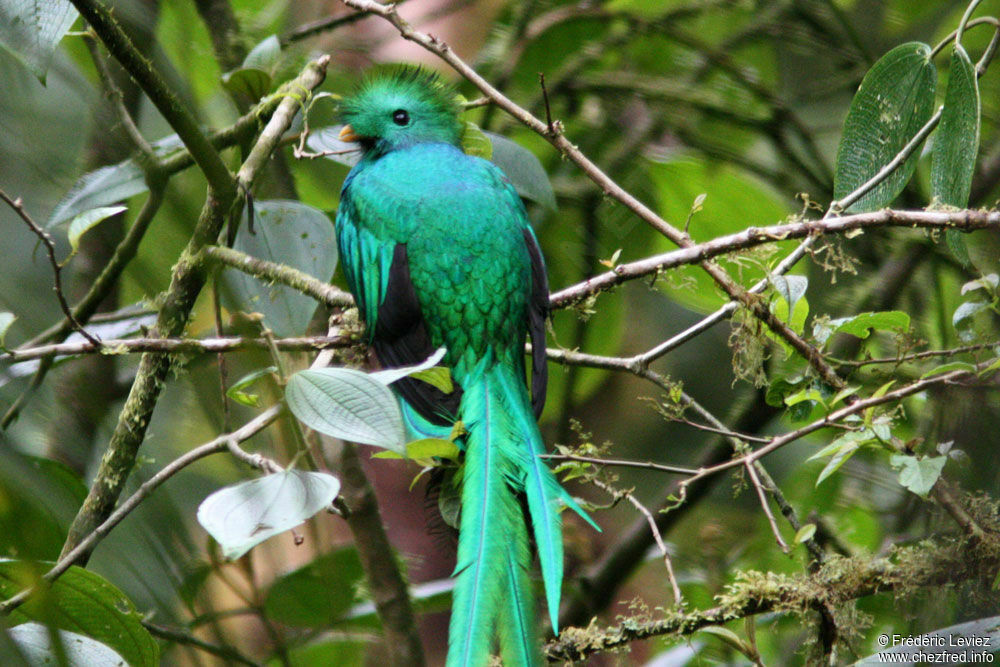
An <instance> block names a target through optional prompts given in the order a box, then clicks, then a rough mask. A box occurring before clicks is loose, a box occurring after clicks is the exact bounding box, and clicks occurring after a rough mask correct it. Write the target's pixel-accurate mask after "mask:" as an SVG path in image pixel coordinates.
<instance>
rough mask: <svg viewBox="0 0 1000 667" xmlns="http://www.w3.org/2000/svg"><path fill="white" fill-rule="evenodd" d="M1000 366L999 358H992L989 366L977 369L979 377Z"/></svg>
mask: <svg viewBox="0 0 1000 667" xmlns="http://www.w3.org/2000/svg"><path fill="white" fill-rule="evenodd" d="M998 368H1000V358H997V359H994V360H993V361H992V362H991V363H990V365H989V366H987V367H986V368H984V369H983V370H981V371H979V377H983V376H985V375H988V374H990V373H992V372H993V371H995V370H996V369H998Z"/></svg>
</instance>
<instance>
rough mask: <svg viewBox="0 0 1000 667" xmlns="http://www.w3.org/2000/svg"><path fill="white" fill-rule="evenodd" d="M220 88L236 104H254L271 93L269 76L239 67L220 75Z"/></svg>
mask: <svg viewBox="0 0 1000 667" xmlns="http://www.w3.org/2000/svg"><path fill="white" fill-rule="evenodd" d="M222 87H223V88H225V89H226V92H228V93H229V94H230V95H232V97H233V99H234V100H236V101H237V102H256V101H257V100H259V99H260V98H262V97H264V96H265V95H267V94H268V93H269V92H271V75H270V74H268V73H267V72H265V71H264V70H262V69H257V68H255V67H240V68H239V69H234V70H233V71H232V72H226V73H225V74H223V75H222Z"/></svg>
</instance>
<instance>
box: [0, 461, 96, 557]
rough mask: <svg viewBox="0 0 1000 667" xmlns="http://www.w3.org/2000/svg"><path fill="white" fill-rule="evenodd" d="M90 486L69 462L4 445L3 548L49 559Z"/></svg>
mask: <svg viewBox="0 0 1000 667" xmlns="http://www.w3.org/2000/svg"><path fill="white" fill-rule="evenodd" d="M86 495H87V487H86V486H85V485H84V483H83V481H82V480H81V479H80V476H79V475H78V474H76V473H75V472H73V471H72V470H71V469H70V468H69V467H68V466H66V465H65V464H62V463H59V462H58V461H53V460H51V459H47V458H44V457H40V456H37V457H36V456H28V455H25V454H21V453H20V452H17V451H16V450H12V449H11V448H9V447H8V448H4V450H3V451H0V554H17V555H18V557H20V558H25V559H33V560H49V559H55V558H58V557H59V552H60V551H61V550H62V544H63V542H65V540H66V533H67V531H68V529H69V526H70V524H71V523H72V521H73V517H74V516H75V515H76V514H77V512H78V511H79V509H80V505H81V504H82V503H83V499H84V497H86Z"/></svg>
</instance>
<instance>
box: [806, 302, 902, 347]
mask: <svg viewBox="0 0 1000 667" xmlns="http://www.w3.org/2000/svg"><path fill="white" fill-rule="evenodd" d="M909 328H910V316H909V315H908V314H907V313H905V312H903V311H901V310H884V311H879V312H874V313H872V312H868V313H859V314H857V315H854V316H853V317H842V318H839V319H836V320H830V321H828V322H825V323H817V324H816V326H814V327H813V337H814V338H815V339H816V341H817V342H819V343H820V344H824V343H826V342H827V340H829V339H830V336H832V335H833V334H835V333H846V334H851V335H852V336H856V337H858V338H868V336H870V335H871V332H872V330H875V331H890V330H900V331H907V330H908V329H909Z"/></svg>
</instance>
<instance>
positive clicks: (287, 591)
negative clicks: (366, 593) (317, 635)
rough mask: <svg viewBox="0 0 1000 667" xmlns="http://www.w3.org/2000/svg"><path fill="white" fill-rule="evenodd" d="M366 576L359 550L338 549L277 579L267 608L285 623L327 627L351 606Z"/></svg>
mask: <svg viewBox="0 0 1000 667" xmlns="http://www.w3.org/2000/svg"><path fill="white" fill-rule="evenodd" d="M363 577H364V570H363V569H362V568H361V559H360V557H359V556H358V550H357V549H355V548H354V547H345V548H343V549H337V550H336V551H331V552H330V553H326V554H322V555H321V556H319V557H318V558H316V559H315V560H313V561H312V562H311V563H308V564H306V565H303V566H302V567H300V568H298V569H297V570H294V571H292V572H289V573H288V574H285V575H282V576H281V577H279V578H277V579H276V580H275V581H274V583H273V584H271V588H270V589H269V590H268V592H267V598H266V599H265V601H264V610H265V611H266V612H267V615H268V618H270V619H272V620H275V621H280V622H281V623H285V624H286V625H296V626H299V627H307V628H311V627H316V628H320V627H328V626H329V625H331V624H332V623H334V622H336V621H337V620H339V619H340V618H341V617H343V616H344V614H345V613H347V611H348V610H349V609H350V608H351V605H352V604H353V603H354V600H355V595H356V592H357V586H358V584H359V583H360V582H361V580H362V578H363Z"/></svg>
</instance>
